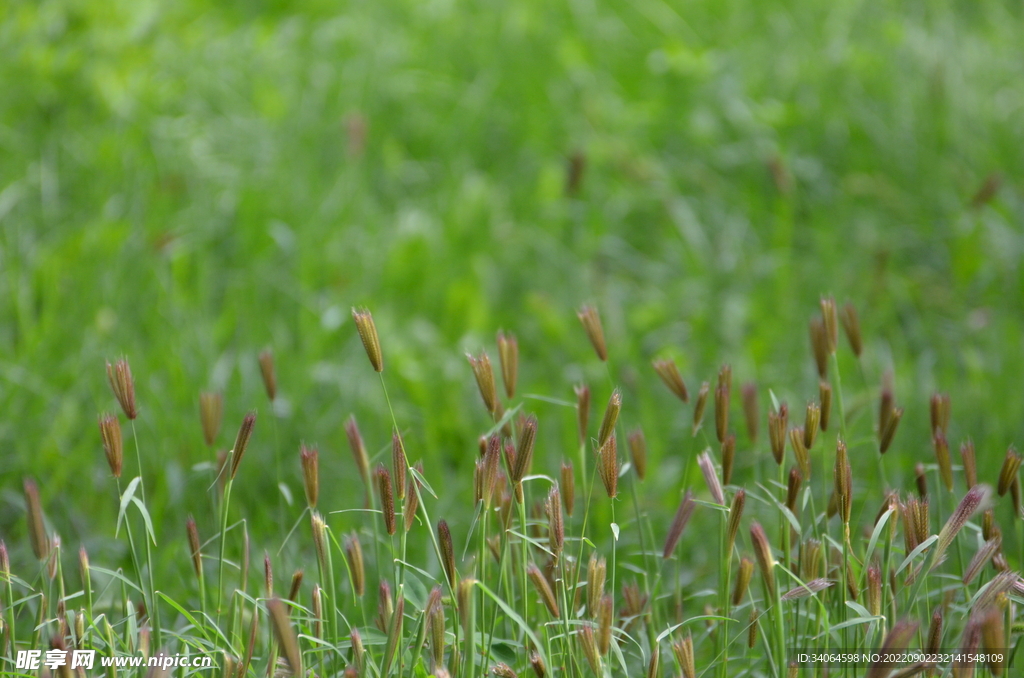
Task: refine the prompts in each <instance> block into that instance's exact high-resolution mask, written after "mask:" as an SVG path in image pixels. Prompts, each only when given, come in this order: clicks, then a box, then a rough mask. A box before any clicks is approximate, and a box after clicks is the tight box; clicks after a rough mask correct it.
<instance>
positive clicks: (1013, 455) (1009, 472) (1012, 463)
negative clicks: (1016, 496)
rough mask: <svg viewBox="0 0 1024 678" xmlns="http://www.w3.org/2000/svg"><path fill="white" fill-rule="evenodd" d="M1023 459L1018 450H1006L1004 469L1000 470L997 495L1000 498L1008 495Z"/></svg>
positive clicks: (1011, 448)
mask: <svg viewBox="0 0 1024 678" xmlns="http://www.w3.org/2000/svg"><path fill="white" fill-rule="evenodd" d="M1020 462H1021V458H1020V455H1019V454H1017V450H1016V449H1014V448H1013V447H1010V448H1009V449H1007V450H1006V457H1004V458H1003V467H1002V468H1001V469H1000V470H999V486H998V489H997V493H998V494H999V496H1000V497H1002V496H1003V495H1005V494H1006V492H1007V491H1008V490H1009V489H1010V486H1011V485H1013V481H1014V480H1015V479H1016V478H1017V471H1018V470H1019V469H1020Z"/></svg>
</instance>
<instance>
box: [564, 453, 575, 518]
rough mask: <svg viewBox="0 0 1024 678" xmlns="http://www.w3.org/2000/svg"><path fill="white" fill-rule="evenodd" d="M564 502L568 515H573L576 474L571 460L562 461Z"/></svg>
mask: <svg viewBox="0 0 1024 678" xmlns="http://www.w3.org/2000/svg"><path fill="white" fill-rule="evenodd" d="M562 503H563V505H564V506H565V513H566V515H568V516H572V508H573V505H574V504H575V503H576V476H575V475H574V474H573V468H572V462H571V461H563V462H562Z"/></svg>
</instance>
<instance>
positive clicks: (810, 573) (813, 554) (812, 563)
mask: <svg viewBox="0 0 1024 678" xmlns="http://www.w3.org/2000/svg"><path fill="white" fill-rule="evenodd" d="M820 572H821V542H820V541H818V540H817V539H808V540H807V541H805V542H804V543H802V544H801V545H800V578H801V579H803V580H804V581H808V580H811V579H816V578H817V577H818V575H819V573H820Z"/></svg>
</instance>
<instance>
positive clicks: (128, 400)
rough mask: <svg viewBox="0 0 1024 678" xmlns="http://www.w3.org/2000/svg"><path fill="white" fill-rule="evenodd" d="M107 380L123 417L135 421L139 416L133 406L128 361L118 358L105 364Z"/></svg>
mask: <svg viewBox="0 0 1024 678" xmlns="http://www.w3.org/2000/svg"><path fill="white" fill-rule="evenodd" d="M107 379H108V380H109V381H110V389H111V390H112V391H113V392H114V397H115V398H117V402H118V403H120V404H121V410H122V411H124V416H126V417H128V418H129V419H135V418H136V417H137V416H139V409H138V406H137V405H136V404H135V382H134V381H133V380H132V368H131V367H129V365H128V361H127V360H126V359H124V358H119V359H118V360H116V361H114V364H113V365H111V364H110V363H109V362H108V363H107Z"/></svg>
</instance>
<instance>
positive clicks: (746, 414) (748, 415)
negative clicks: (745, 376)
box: [741, 381, 759, 442]
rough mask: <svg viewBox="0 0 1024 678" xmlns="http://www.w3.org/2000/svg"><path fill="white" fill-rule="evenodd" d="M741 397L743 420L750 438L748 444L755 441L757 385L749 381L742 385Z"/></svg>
mask: <svg viewBox="0 0 1024 678" xmlns="http://www.w3.org/2000/svg"><path fill="white" fill-rule="evenodd" d="M741 393H742V395H743V418H744V419H746V421H747V437H748V438H750V442H755V441H756V440H757V418H758V412H759V410H758V407H757V384H755V383H754V382H752V381H750V382H747V383H746V384H743V389H742V390H741Z"/></svg>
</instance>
